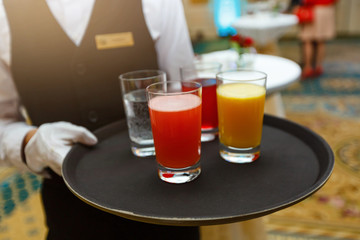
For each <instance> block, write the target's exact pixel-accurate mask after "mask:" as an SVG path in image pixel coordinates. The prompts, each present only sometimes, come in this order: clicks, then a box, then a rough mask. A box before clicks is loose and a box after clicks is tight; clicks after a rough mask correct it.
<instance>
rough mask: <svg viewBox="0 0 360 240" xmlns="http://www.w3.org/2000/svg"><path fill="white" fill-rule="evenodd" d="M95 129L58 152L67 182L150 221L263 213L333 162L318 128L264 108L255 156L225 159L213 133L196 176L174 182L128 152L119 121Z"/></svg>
mask: <svg viewBox="0 0 360 240" xmlns="http://www.w3.org/2000/svg"><path fill="white" fill-rule="evenodd" d="M95 134H96V136H97V137H98V138H99V143H98V144H97V145H96V146H95V147H91V148H89V147H85V146H83V145H76V146H74V147H73V148H72V150H71V151H70V152H69V154H68V155H67V157H66V158H65V160H64V164H63V168H62V173H63V177H64V180H65V183H66V185H67V186H68V187H69V189H70V190H71V191H72V192H73V193H74V194H75V195H76V196H77V197H79V198H80V199H82V200H83V201H85V202H86V203H88V204H90V205H92V206H94V207H97V208H99V209H102V210H104V211H107V212H110V213H113V214H116V215H119V216H121V217H124V218H128V219H132V220H136V221H141V222H147V223H153V224H162V225H176V226H200V225H212V224H225V223H231V222H237V221H243V220H249V219H252V218H256V217H260V216H264V215H267V214H270V213H272V212H275V211H278V210H280V209H283V208H286V207H289V206H291V205H293V204H295V203H298V202H300V201H301V200H303V199H305V198H307V197H308V196H310V195H311V194H313V193H314V192H315V191H317V190H318V189H319V188H321V187H322V186H323V185H324V184H325V182H326V181H327V180H328V178H329V177H330V174H331V172H332V170H333V166H334V156H333V152H332V150H331V148H330V147H329V145H328V144H327V143H326V142H325V141H324V140H323V139H322V138H321V137H320V136H319V135H317V134H316V133H314V132H313V131H311V130H309V129H308V128H305V127H303V126H301V125H298V124H296V123H293V122H291V121H288V120H285V119H281V118H277V117H273V116H269V115H265V117H264V128H263V138H262V144H261V156H260V158H259V159H258V160H256V161H255V162H253V163H248V164H235V163H229V162H226V161H225V160H223V159H222V158H221V157H220V155H219V153H218V149H219V148H218V141H217V140H216V141H213V142H208V143H202V147H201V148H202V153H201V167H202V172H201V175H200V177H199V178H198V179H196V180H194V181H193V182H190V183H185V184H179V185H175V184H170V183H165V182H163V181H161V180H160V179H159V178H158V176H157V165H156V160H155V157H148V158H138V157H135V156H134V155H132V153H131V150H130V144H129V138H128V132H127V127H126V123H125V121H122V122H116V123H113V124H111V125H108V126H105V127H104V128H102V129H99V130H98V131H96V132H95Z"/></svg>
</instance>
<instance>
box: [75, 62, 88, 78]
mask: <svg viewBox="0 0 360 240" xmlns="http://www.w3.org/2000/svg"><path fill="white" fill-rule="evenodd" d="M76 73H77V74H78V75H80V76H82V75H84V74H85V73H86V66H85V64H83V63H78V64H76Z"/></svg>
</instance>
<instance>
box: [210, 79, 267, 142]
mask: <svg viewBox="0 0 360 240" xmlns="http://www.w3.org/2000/svg"><path fill="white" fill-rule="evenodd" d="M216 92H217V104H218V117H219V137H220V142H221V143H222V144H224V145H226V146H229V147H235V148H250V147H256V146H259V145H260V141H261V134H262V124H263V117H264V104H265V93H266V91H265V88H264V87H263V86H258V85H254V84H248V83H232V84H222V85H220V86H218V88H217V90H216Z"/></svg>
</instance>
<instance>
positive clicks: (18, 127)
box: [0, 59, 34, 170]
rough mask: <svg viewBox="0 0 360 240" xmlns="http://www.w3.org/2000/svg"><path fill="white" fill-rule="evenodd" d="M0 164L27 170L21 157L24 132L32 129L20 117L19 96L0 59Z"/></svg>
mask: <svg viewBox="0 0 360 240" xmlns="http://www.w3.org/2000/svg"><path fill="white" fill-rule="evenodd" d="M0 86H1V87H0V166H14V167H16V168H18V169H21V170H28V168H27V166H26V164H25V163H24V162H23V161H22V158H21V146H22V142H23V139H24V137H25V135H26V133H27V132H28V131H29V130H30V129H33V128H34V127H33V126H29V125H27V124H26V123H25V122H24V121H22V120H21V119H22V118H21V114H20V113H19V98H18V94H17V91H16V88H15V86H14V83H13V81H12V78H11V74H10V70H9V68H8V66H7V65H6V64H5V63H4V61H3V60H1V59H0Z"/></svg>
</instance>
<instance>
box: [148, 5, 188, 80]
mask: <svg viewBox="0 0 360 240" xmlns="http://www.w3.org/2000/svg"><path fill="white" fill-rule="evenodd" d="M143 10H144V15H145V20H146V23H147V25H148V28H149V31H150V34H151V36H152V38H153V39H154V40H155V48H156V51H157V54H158V65H159V68H160V69H161V70H163V71H165V72H166V73H167V75H168V79H171V80H180V67H181V66H184V65H188V64H190V63H192V62H193V61H194V52H193V48H192V44H191V40H190V35H189V30H188V27H187V22H186V19H185V15H184V7H183V5H182V2H181V0H157V1H154V0H143Z"/></svg>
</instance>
